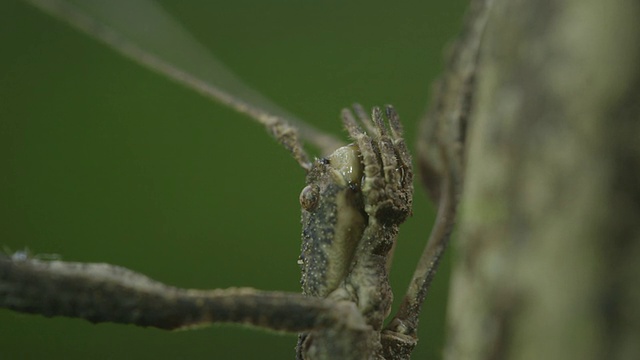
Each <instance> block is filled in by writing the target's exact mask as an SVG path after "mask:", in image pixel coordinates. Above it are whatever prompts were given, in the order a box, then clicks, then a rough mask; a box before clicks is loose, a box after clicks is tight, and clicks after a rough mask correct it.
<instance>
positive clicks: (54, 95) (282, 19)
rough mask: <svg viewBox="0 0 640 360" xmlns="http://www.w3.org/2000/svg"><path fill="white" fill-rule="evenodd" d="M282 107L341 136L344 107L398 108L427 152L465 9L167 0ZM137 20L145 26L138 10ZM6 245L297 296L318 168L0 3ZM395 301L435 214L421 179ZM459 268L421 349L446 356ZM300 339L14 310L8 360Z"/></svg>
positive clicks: (431, 316)
mask: <svg viewBox="0 0 640 360" xmlns="http://www.w3.org/2000/svg"><path fill="white" fill-rule="evenodd" d="M161 3H162V4H163V6H164V7H165V8H166V9H167V10H168V11H169V12H171V13H172V14H173V15H174V16H175V17H177V18H178V19H179V20H180V22H182V23H183V24H185V26H186V27H187V28H188V29H189V31H190V32H192V33H193V34H194V35H195V36H196V37H197V39H198V40H200V41H201V42H202V43H204V44H205V45H206V47H207V48H209V49H211V51H212V52H213V53H214V54H216V55H217V56H218V57H219V59H221V60H222V61H223V62H224V63H225V64H227V65H228V66H229V68H231V69H232V70H233V71H234V72H235V73H237V74H238V75H239V76H240V77H242V78H243V79H244V80H245V81H246V82H247V83H248V84H250V85H251V86H252V87H254V88H255V89H257V90H259V91H260V92H262V93H264V94H266V95H267V96H268V97H269V98H271V99H272V100H273V101H274V102H275V103H277V104H280V105H281V106H282V107H284V108H286V109H287V110H290V111H292V112H293V113H295V114H297V115H299V116H300V117H301V118H302V119H305V120H307V121H309V122H312V123H314V124H316V125H317V126H318V127H320V128H322V129H324V130H325V131H328V132H331V133H334V134H343V133H344V132H343V131H342V130H341V125H340V121H339V117H338V114H339V111H340V109H341V108H343V107H345V106H348V105H350V104H351V103H353V102H356V101H358V102H361V103H362V104H364V105H365V106H367V107H370V106H373V105H381V104H385V103H391V104H394V105H395V106H396V108H397V109H398V111H399V113H400V116H401V118H402V119H403V122H404V124H405V128H406V131H407V138H408V139H409V142H410V143H411V145H412V147H413V144H414V142H415V141H414V139H415V134H416V127H417V121H418V119H419V118H420V116H421V114H422V113H423V112H424V109H425V108H426V106H427V99H428V93H429V89H430V84H431V82H432V81H433V79H434V78H435V77H436V76H437V74H439V73H440V71H441V67H442V54H443V49H444V47H445V45H446V44H447V43H448V42H449V41H450V40H451V39H452V38H453V37H454V36H455V35H456V33H457V31H458V30H459V28H460V24H461V20H462V17H463V13H464V8H465V5H466V1H462V0H457V1H446V2H445V1H440V2H429V1H424V0H412V1H401V2H395V3H392V2H384V1H347V2H340V1H318V0H316V1H309V0H307V1H270V2H266V1H260V0H251V1H235V2H231V1H225V2H224V3H223V4H216V2H210V1H207V2H206V1H201V2H195V1H190V2H178V1H174V2H171V1H162V2H161ZM140 21H144V20H143V19H141V20H140ZM0 29H1V30H2V31H0V39H1V42H0V44H2V50H1V54H2V56H0V167H1V168H0V246H6V247H8V248H9V249H11V250H14V251H15V250H22V249H24V248H25V247H28V248H29V249H30V250H31V251H32V252H34V253H36V254H38V253H55V254H59V255H61V256H62V257H63V259H65V260H70V261H86V262H108V263H112V264H118V265H121V266H125V267H128V268H131V269H134V270H136V271H139V272H142V273H144V274H147V275H149V276H151V277H153V278H155V279H158V280H160V281H163V282H166V283H168V284H172V285H176V286H181V287H192V288H201V289H208V288H218V287H220V288H225V287H231V286H251V287H255V288H259V289H265V290H286V291H299V267H298V265H297V264H296V260H297V257H298V252H299V241H300V240H299V239H300V224H299V217H300V215H299V205H298V194H299V191H300V189H301V188H302V187H303V185H304V173H303V171H302V170H300V169H299V168H298V166H297V164H296V163H295V162H294V161H293V160H292V159H291V158H290V157H289V156H288V154H287V153H286V152H285V151H284V150H282V149H281V148H280V147H279V146H278V145H277V144H276V143H275V142H274V141H273V140H272V139H271V138H269V137H268V136H267V135H266V134H265V132H264V130H263V129H262V128H261V127H260V126H258V125H256V124H255V123H253V122H251V121H250V120H249V119H248V118H246V117H244V116H241V115H237V114H235V113H234V112H233V111H232V110H229V109H227V108H225V107H222V106H220V105H218V104H216V103H213V102H211V101H209V100H207V99H205V98H203V97H201V96H199V95H197V94H196V93H194V92H192V91H190V90H188V89H185V88H183V87H181V86H179V85H176V84H174V83H173V82H171V81H169V80H167V79H166V78H164V77H162V76H160V75H157V74H155V73H153V72H150V71H148V70H146V69H145V68H143V67H141V66H139V65H137V64H136V63H133V62H132V61H129V60H127V59H124V58H123V57H121V56H120V55H118V54H116V53H115V52H113V51H112V50H110V49H109V48H107V47H105V46H103V45H101V44H100V43H98V42H96V41H94V40H93V39H91V38H89V37H88V36H86V35H84V34H81V33H79V32H77V31H76V30H73V29H71V28H69V27H67V26H66V25H65V24H63V23H61V22H59V21H57V20H55V19H53V18H50V17H48V16H47V15H44V14H42V13H40V12H39V11H37V10H35V9H33V8H31V7H30V6H28V5H26V4H24V3H22V2H19V1H13V0H10V1H2V2H1V3H0ZM415 196H416V202H415V209H414V216H413V218H411V219H410V220H409V221H408V222H407V224H406V225H404V226H403V227H402V228H401V233H400V238H399V245H398V249H397V252H396V258H395V262H394V267H393V270H392V274H391V276H392V282H393V284H392V285H393V287H394V289H395V294H396V306H397V302H398V300H400V299H401V297H402V294H403V292H404V290H405V288H406V286H407V282H408V280H409V278H410V274H411V273H412V271H413V268H414V266H415V263H416V261H417V258H418V256H419V254H420V252H421V250H422V247H423V246H424V243H425V241H426V239H427V236H428V232H429V229H430V227H431V224H432V222H433V217H434V209H433V207H432V205H430V204H429V203H428V201H427V200H426V197H425V194H424V191H422V189H421V188H419V186H417V189H416V194H415ZM447 281H448V261H447V262H445V266H444V269H443V270H442V271H441V272H440V274H439V276H438V277H437V278H436V281H435V284H434V286H433V288H432V291H431V295H430V297H429V299H428V300H427V302H426V304H425V311H424V312H423V315H422V317H421V319H422V320H421V327H420V333H419V335H420V343H419V347H418V349H417V350H416V352H415V355H414V358H415V359H426V358H430V359H437V358H440V357H441V351H442V346H443V332H444V315H445V309H446V308H445V305H446V295H447V285H446V284H447ZM295 342H296V339H295V335H283V334H275V333H269V332H264V331H260V330H255V329H247V328H242V327H238V326H227V325H217V326H213V327H208V328H204V329H199V330H193V331H179V332H165V331H160V330H155V329H143V328H136V327H133V326H123V325H115V324H101V325H92V324H89V323H88V322H86V321H82V320H71V319H63V318H55V319H45V318H43V317H41V316H33V315H23V314H18V313H14V312H11V311H7V310H0V358H2V359H18V358H20V359H57V358H60V359H87V358H92V359H125V358H140V359H146V358H167V359H216V358H219V359H265V358H268V359H271V358H273V359H276V358H278V359H282V358H284V359H291V358H293V354H294V352H293V348H294V345H295Z"/></svg>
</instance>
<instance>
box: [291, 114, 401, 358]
mask: <svg viewBox="0 0 640 360" xmlns="http://www.w3.org/2000/svg"><path fill="white" fill-rule="evenodd" d="M354 109H355V112H356V114H357V116H358V119H359V121H360V122H361V123H362V125H364V129H363V128H362V127H361V126H360V125H359V124H358V122H357V121H356V119H355V117H354V116H353V114H352V113H351V112H350V111H348V110H345V111H343V113H342V118H343V122H344V125H345V127H346V129H347V131H348V132H349V135H350V137H351V139H352V140H353V141H354V143H352V144H350V145H347V146H344V147H341V148H339V149H337V150H336V151H334V152H333V153H332V154H331V155H329V156H328V157H326V158H322V159H317V160H316V161H315V163H314V164H313V166H312V168H311V170H310V171H309V173H308V175H307V186H306V187H305V188H304V189H303V190H302V192H301V194H300V204H301V206H302V253H301V255H300V259H299V261H298V263H299V264H300V265H301V267H302V281H301V282H302V289H303V294H305V295H307V296H315V297H326V298H331V299H333V300H337V301H341V300H344V301H351V302H353V303H355V304H357V307H358V309H359V311H360V312H361V313H362V314H363V316H364V317H365V319H366V321H367V323H368V324H369V325H370V326H371V327H372V329H373V331H375V332H377V333H379V332H380V331H381V329H382V325H383V321H384V319H385V318H386V317H387V315H388V314H389V311H390V307H391V303H392V300H393V295H392V292H391V287H390V286H389V281H388V270H389V265H390V263H391V255H392V249H393V247H394V245H395V240H396V236H397V234H398V225H400V224H401V223H402V222H403V221H404V220H405V219H406V218H407V216H409V215H410V214H411V205H412V194H413V183H412V180H413V173H412V170H411V157H410V155H409V152H408V150H407V147H406V144H405V141H404V139H403V138H402V127H401V125H400V122H399V120H398V115H397V114H396V112H395V110H394V109H393V108H392V107H391V106H387V107H386V108H385V112H386V116H387V119H388V124H389V127H388V128H387V125H386V124H385V122H384V120H383V116H382V112H381V110H380V109H379V108H374V110H373V114H372V120H371V119H369V118H368V117H367V116H366V114H365V112H364V110H363V109H362V108H361V107H360V106H358V105H356V106H354ZM365 129H366V130H365ZM311 346H313V333H305V334H301V335H300V337H299V342H298V358H299V359H304V358H306V357H305V356H304V354H305V353H306V352H307V351H308V350H309V348H310V347H311Z"/></svg>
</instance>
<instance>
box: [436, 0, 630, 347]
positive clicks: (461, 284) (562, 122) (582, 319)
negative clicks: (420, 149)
mask: <svg viewBox="0 0 640 360" xmlns="http://www.w3.org/2000/svg"><path fill="white" fill-rule="evenodd" d="M638 19H640V4H639V3H638V2H636V1H633V0H613V1H599V0H587V1H584V0H580V1H578V0H573V1H572V0H564V1H549V0H545V1H538V0H518V1H513V0H511V1H507V0H496V1H495V3H494V6H493V8H492V9H491V12H490V14H489V18H488V21H487V28H486V30H485V34H484V38H483V42H482V45H481V48H480V57H479V63H478V70H477V77H476V83H475V86H476V88H475V95H474V104H473V108H472V109H473V110H472V121H470V122H469V130H468V134H467V141H468V143H467V146H466V151H467V152H466V168H465V179H464V188H463V195H462V200H461V205H460V208H459V210H460V215H461V218H460V222H459V227H458V231H459V236H457V237H456V242H455V243H456V246H457V250H458V253H457V262H456V264H455V265H454V274H453V278H452V288H451V296H450V304H449V310H448V311H449V314H448V318H449V319H448V321H449V335H448V336H449V340H448V348H447V352H446V355H445V357H446V358H447V359H501V358H509V359H573V358H575V359H601V358H608V359H632V358H635V359H637V358H640V345H639V343H638V341H637V340H638V339H640V309H639V307H638V304H640V284H639V283H638V274H640V261H638V260H637V259H638V258H640V222H639V221H638V220H640V122H639V121H638V120H640V65H639V64H640V61H639V60H640V22H639V21H638Z"/></svg>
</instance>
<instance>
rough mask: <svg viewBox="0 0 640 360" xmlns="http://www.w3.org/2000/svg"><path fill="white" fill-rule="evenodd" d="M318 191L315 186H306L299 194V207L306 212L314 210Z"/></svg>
mask: <svg viewBox="0 0 640 360" xmlns="http://www.w3.org/2000/svg"><path fill="white" fill-rule="evenodd" d="M319 191H320V190H319V189H318V187H317V186H316V185H307V186H305V187H304V189H302V191H301V192H300V206H302V208H303V209H305V210H307V211H311V210H313V209H315V208H316V206H317V205H318V200H319V196H318V193H319Z"/></svg>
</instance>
